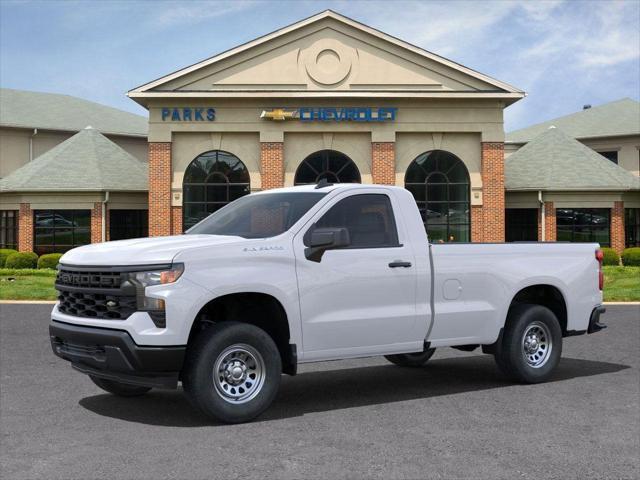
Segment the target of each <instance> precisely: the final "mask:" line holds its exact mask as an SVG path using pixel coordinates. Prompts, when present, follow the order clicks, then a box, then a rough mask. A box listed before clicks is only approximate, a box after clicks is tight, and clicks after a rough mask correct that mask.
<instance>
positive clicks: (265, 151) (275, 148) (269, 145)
mask: <svg viewBox="0 0 640 480" xmlns="http://www.w3.org/2000/svg"><path fill="white" fill-rule="evenodd" d="M260 169H261V178H262V190H268V189H270V188H280V187H284V142H260Z"/></svg>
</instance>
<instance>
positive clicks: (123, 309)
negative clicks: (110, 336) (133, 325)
mask: <svg viewBox="0 0 640 480" xmlns="http://www.w3.org/2000/svg"><path fill="white" fill-rule="evenodd" d="M58 300H60V305H58V310H60V311H61V312H62V313H66V314H67V315H73V316H76V317H86V318H99V319H106V320H125V319H126V318H127V317H129V315H131V314H132V313H133V312H135V311H136V310H137V302H136V296H135V295H120V296H118V295H105V294H103V293H88V292H79V291H75V292H71V291H65V290H59V295H58Z"/></svg>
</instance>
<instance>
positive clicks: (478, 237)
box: [471, 205, 484, 243]
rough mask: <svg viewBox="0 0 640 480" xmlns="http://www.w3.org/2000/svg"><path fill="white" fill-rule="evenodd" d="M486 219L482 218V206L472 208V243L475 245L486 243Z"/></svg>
mask: <svg viewBox="0 0 640 480" xmlns="http://www.w3.org/2000/svg"><path fill="white" fill-rule="evenodd" d="M483 224H484V219H483V217H482V206H481V205H472V206H471V241H472V242H475V243H479V242H484V235H483V228H484V227H483Z"/></svg>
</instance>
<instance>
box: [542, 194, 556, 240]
mask: <svg viewBox="0 0 640 480" xmlns="http://www.w3.org/2000/svg"><path fill="white" fill-rule="evenodd" d="M544 225H545V226H544V228H545V236H546V239H545V241H546V242H555V241H556V239H557V231H556V208H555V207H554V205H553V202H544Z"/></svg>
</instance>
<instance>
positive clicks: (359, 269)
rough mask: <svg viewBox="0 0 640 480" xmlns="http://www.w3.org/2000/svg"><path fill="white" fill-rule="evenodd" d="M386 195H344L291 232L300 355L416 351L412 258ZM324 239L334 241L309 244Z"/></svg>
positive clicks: (318, 356)
mask: <svg viewBox="0 0 640 480" xmlns="http://www.w3.org/2000/svg"><path fill="white" fill-rule="evenodd" d="M374 192H375V193H374ZM392 193H393V192H392V191H389V194H387V193H380V189H372V190H371V191H368V190H366V189H358V190H357V192H354V191H347V192H343V193H342V194H340V195H338V196H337V197H336V198H334V199H333V201H332V202H329V203H328V204H327V205H326V206H324V207H323V208H322V209H321V210H320V211H319V212H318V213H317V214H316V215H315V216H314V218H313V219H312V220H311V221H310V222H309V223H307V224H306V225H305V227H304V228H303V229H302V230H301V231H300V232H298V233H297V234H296V236H295V237H294V252H295V256H296V272H297V278H298V289H299V295H300V313H301V320H302V337H303V358H302V359H303V360H305V361H309V360H321V359H329V358H344V357H350V356H365V355H376V354H381V353H385V354H387V353H395V352H407V351H418V350H422V345H423V339H424V335H422V337H421V336H420V333H419V331H420V329H416V285H417V275H416V268H415V267H414V262H415V260H414V255H413V251H412V249H411V246H410V244H409V242H407V241H406V240H407V238H406V233H405V229H404V226H403V225H402V219H401V216H400V215H394V209H395V208H397V204H396V200H395V198H394V197H393V194H392ZM314 232H315V233H316V235H314ZM332 232H333V233H332ZM335 235H337V237H339V238H332V237H333V236H335ZM345 239H347V240H345ZM325 240H326V242H329V243H331V242H334V245H337V246H336V247H335V248H332V247H331V246H329V248H328V249H326V250H324V251H323V250H322V247H320V251H321V255H318V248H314V247H313V246H311V245H312V242H316V243H317V244H321V243H322V242H325ZM403 241H404V242H405V243H403ZM345 242H346V243H345Z"/></svg>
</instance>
